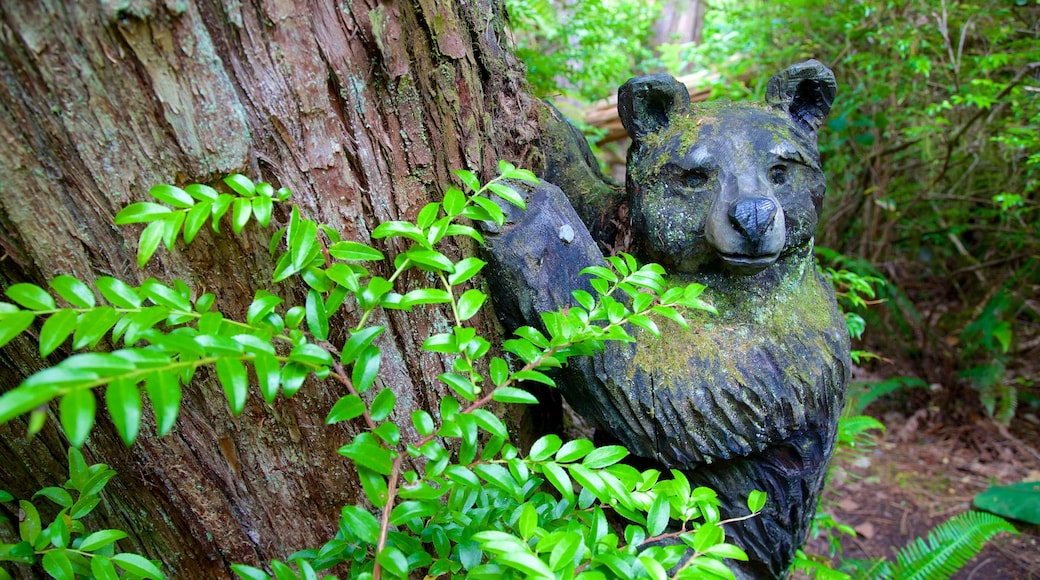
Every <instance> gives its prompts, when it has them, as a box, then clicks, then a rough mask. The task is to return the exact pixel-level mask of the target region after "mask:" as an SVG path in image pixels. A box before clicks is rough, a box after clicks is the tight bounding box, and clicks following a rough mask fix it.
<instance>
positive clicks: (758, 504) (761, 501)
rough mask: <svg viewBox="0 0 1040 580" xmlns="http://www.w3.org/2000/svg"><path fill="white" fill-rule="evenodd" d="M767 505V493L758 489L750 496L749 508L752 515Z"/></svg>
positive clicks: (748, 500)
mask: <svg viewBox="0 0 1040 580" xmlns="http://www.w3.org/2000/svg"><path fill="white" fill-rule="evenodd" d="M765 505H766V492H764V491H759V490H757V489H755V490H752V491H751V493H749V494H748V498H747V506H748V510H750V511H751V513H757V512H759V511H761V510H762V508H764V507H765Z"/></svg>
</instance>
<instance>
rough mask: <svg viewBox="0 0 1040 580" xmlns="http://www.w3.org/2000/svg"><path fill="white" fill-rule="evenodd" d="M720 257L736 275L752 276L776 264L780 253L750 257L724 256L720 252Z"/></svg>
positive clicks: (740, 255)
mask: <svg viewBox="0 0 1040 580" xmlns="http://www.w3.org/2000/svg"><path fill="white" fill-rule="evenodd" d="M718 256H719V258H721V259H722V263H723V264H725V265H726V268H727V269H729V270H730V271H732V272H734V273H735V274H740V275H743V276H750V275H752V274H757V273H759V272H761V271H762V270H765V269H766V268H768V267H770V266H772V265H773V264H775V263H776V260H777V258H779V257H780V253H779V252H777V253H775V254H766V255H757V256H749V255H747V254H724V253H722V252H718Z"/></svg>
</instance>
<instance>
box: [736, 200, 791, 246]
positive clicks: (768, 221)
mask: <svg viewBox="0 0 1040 580" xmlns="http://www.w3.org/2000/svg"><path fill="white" fill-rule="evenodd" d="M778 209H779V208H778V207H777V205H776V202H775V201H773V200H771V199H769V198H765V197H756V198H753V199H742V200H740V201H738V202H737V203H735V204H733V206H732V207H731V208H729V221H730V223H731V224H733V227H734V228H735V229H736V230H737V231H738V232H740V233H741V234H743V235H744V237H745V238H747V240H748V241H749V242H751V246H752V247H753V248H757V247H758V245H759V243H760V242H761V241H762V238H763V237H764V236H765V234H766V233H767V232H768V231H769V230H770V229H772V227H773V223H774V220H775V218H776V212H777V210H778Z"/></svg>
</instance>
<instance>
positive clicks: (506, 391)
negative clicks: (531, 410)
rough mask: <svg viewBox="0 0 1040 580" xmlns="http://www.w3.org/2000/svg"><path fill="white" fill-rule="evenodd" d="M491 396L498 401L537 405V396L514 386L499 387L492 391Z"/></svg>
mask: <svg viewBox="0 0 1040 580" xmlns="http://www.w3.org/2000/svg"><path fill="white" fill-rule="evenodd" d="M491 398H492V399H494V400H496V401H498V402H499V403H519V404H522V405H537V404H538V398H537V397H535V396H534V395H532V394H531V393H529V392H527V391H525V390H523V389H518V388H516V387H499V388H497V389H495V392H494V393H492V395H491Z"/></svg>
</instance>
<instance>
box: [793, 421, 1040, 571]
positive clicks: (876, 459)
mask: <svg viewBox="0 0 1040 580" xmlns="http://www.w3.org/2000/svg"><path fill="white" fill-rule="evenodd" d="M1023 415H1024V416H1023V417H1019V418H1016V420H1015V421H1014V422H1013V423H1012V426H1011V429H1010V430H1008V429H1004V428H1001V427H999V426H997V425H995V424H994V423H992V422H991V421H988V420H980V421H978V422H977V423H976V424H974V425H969V426H963V427H928V425H929V422H930V419H931V418H930V417H929V416H928V411H927V410H923V411H919V412H917V413H915V414H913V415H911V416H910V417H907V416H905V415H903V414H901V413H898V412H890V413H887V414H886V415H885V416H884V417H881V418H880V419H881V421H882V423H884V424H885V425H886V427H887V431H886V433H885V434H884V435H882V436H881V437H880V438H879V439H878V442H877V445H876V447H874V448H873V449H872V450H867V452H866V453H864V454H862V455H860V456H859V457H850V456H845V457H841V458H839V459H838V467H839V469H837V470H835V475H834V476H833V479H832V481H831V483H830V485H829V486H828V489H827V492H826V493H825V498H824V510H825V511H828V512H829V513H831V515H832V516H833V517H834V519H835V520H837V521H838V522H840V523H842V524H847V525H849V526H851V527H853V528H854V529H855V530H856V532H857V536H856V537H849V536H842V541H841V545H842V547H843V550H844V553H843V557H845V558H881V557H884V558H889V559H894V558H895V554H896V552H897V551H898V549H899V548H900V547H902V546H904V545H906V544H907V543H909V542H910V541H911V540H913V539H914V538H916V537H926V536H927V533H928V530H930V529H931V528H932V527H934V526H935V525H937V524H939V523H941V522H943V521H945V520H947V519H949V518H950V517H953V516H954V515H956V514H959V513H962V512H964V511H967V510H969V509H971V504H972V499H973V498H974V496H975V495H976V494H977V493H979V492H981V491H983V490H985V489H986V488H987V487H988V486H990V485H994V484H1010V483H1018V482H1021V481H1035V480H1040V451H1038V449H1040V424H1038V423H1040V421H1038V420H1037V418H1036V416H1035V415H1033V414H1029V413H1023ZM1015 526H1016V527H1017V528H1018V530H1019V532H1020V533H1019V534H1018V535H1015V536H1011V535H1007V534H1002V535H1000V536H997V537H996V538H995V539H993V540H992V541H991V542H989V543H988V544H987V545H986V546H985V548H984V549H983V551H982V552H981V553H979V554H978V555H977V556H976V557H975V558H974V559H973V560H971V561H970V562H968V563H967V565H965V567H964V568H962V569H961V570H960V571H959V572H958V573H957V574H956V575H955V576H953V578H954V579H957V580H968V579H971V580H991V579H1009V580H1037V579H1040V527H1038V526H1035V525H1034V526H1030V525H1028V524H1024V523H1022V522H1016V523H1015ZM805 551H806V552H807V553H810V554H819V555H826V554H828V544H827V540H826V539H825V538H822V537H818V538H815V539H812V540H810V542H809V544H808V545H807V546H806V549H805ZM796 578H799V577H798V576H796ZM800 578H805V576H801V577H800Z"/></svg>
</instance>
